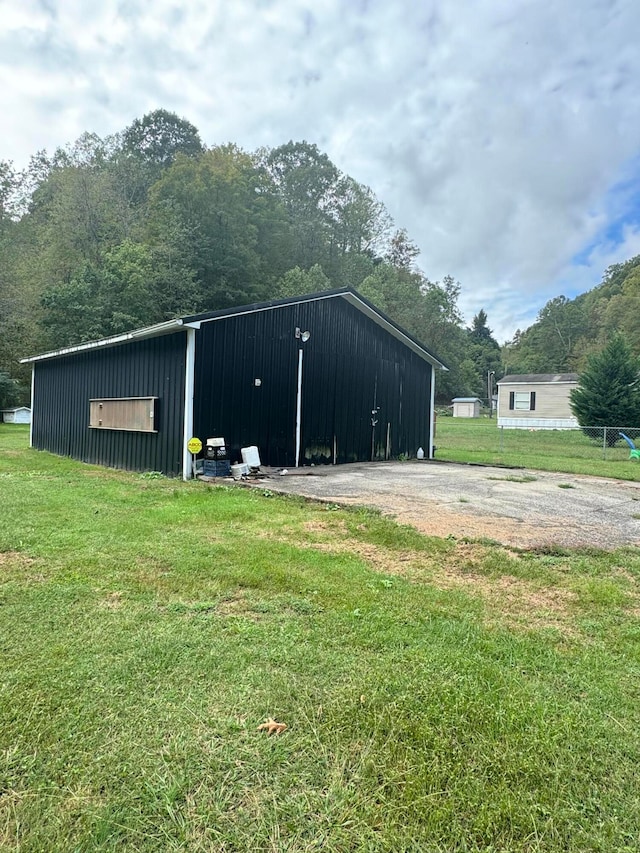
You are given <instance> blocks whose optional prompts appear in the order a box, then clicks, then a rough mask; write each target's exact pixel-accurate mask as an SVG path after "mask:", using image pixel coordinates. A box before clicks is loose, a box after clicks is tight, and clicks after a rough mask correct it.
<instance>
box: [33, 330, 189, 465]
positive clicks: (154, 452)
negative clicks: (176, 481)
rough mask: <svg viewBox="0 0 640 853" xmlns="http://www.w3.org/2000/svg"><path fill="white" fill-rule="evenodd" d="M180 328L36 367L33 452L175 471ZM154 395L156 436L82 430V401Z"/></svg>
mask: <svg viewBox="0 0 640 853" xmlns="http://www.w3.org/2000/svg"><path fill="white" fill-rule="evenodd" d="M185 343H186V335H185V332H184V331H179V332H176V333H174V334H172V335H163V336H160V337H156V338H150V339H147V340H142V341H135V342H131V343H128V344H123V345H120V346H114V347H109V348H103V349H100V350H86V351H83V352H79V353H74V354H73V355H67V356H62V357H60V358H53V359H49V360H44V361H41V362H37V363H36V364H35V365H34V375H33V395H34V405H33V423H32V434H31V435H32V437H31V442H32V445H33V447H36V448H38V449H40V450H49V451H51V452H52V453H58V454H60V455H61V456H71V457H72V458H74V459H79V460H81V461H83V462H91V463H95V464H99V465H106V466H108V467H114V468H124V469H128V470H134V471H163V472H165V473H167V474H178V473H179V472H180V470H181V467H182V444H183V440H182V438H183V437H182V432H183V412H184V380H185ZM147 396H149V397H157V398H158V402H157V421H158V422H157V425H156V429H157V430H158V432H157V433H141V432H127V431H123V430H111V429H90V428H89V400H90V399H92V398H93V399H95V398H109V397H147Z"/></svg>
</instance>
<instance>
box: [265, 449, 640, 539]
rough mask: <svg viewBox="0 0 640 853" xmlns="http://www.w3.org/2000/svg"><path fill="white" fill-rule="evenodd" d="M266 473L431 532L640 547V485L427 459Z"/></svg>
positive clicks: (278, 483)
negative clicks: (284, 472)
mask: <svg viewBox="0 0 640 853" xmlns="http://www.w3.org/2000/svg"><path fill="white" fill-rule="evenodd" d="M265 476H266V480H263V481H262V482H261V483H259V484H257V485H260V487H261V488H265V487H266V488H269V489H271V490H272V491H276V492H283V493H285V494H296V495H301V496H303V497H307V498H314V499H317V500H322V501H328V502H331V503H336V504H362V505H365V506H371V507H375V508H377V509H379V510H381V511H382V512H383V513H385V514H387V515H390V516H393V517H394V518H395V519H396V520H397V521H399V522H400V523H404V524H411V525H413V526H414V527H416V528H417V529H418V530H421V531H422V532H424V533H426V534H429V535H435V536H448V535H452V536H455V537H457V538H470V539H491V540H493V541H496V542H500V543H502V544H504V545H508V546H511V547H517V548H544V547H550V546H554V545H556V546H560V547H569V548H576V547H581V548H601V549H606V550H611V549H614V548H618V547H621V546H636V547H637V546H638V545H640V483H634V482H627V481H622V480H611V479H605V478H600V477H585V476H581V475H575V474H555V473H549V472H545V471H531V470H524V469H508V468H494V467H490V466H480V465H458V464H454V463H447V462H437V461H427V460H425V461H424V462H419V461H417V460H414V461H410V462H372V463H357V464H353V465H338V466H317V467H305V468H299V469H289V470H288V471H287V473H286V474H282V473H281V472H280V471H278V470H267V471H265ZM635 516H637V517H635Z"/></svg>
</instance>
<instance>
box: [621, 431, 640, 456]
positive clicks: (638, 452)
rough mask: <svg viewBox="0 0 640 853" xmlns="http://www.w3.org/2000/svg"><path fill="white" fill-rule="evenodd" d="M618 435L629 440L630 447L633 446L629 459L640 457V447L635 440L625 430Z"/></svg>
mask: <svg viewBox="0 0 640 853" xmlns="http://www.w3.org/2000/svg"><path fill="white" fill-rule="evenodd" d="M618 435H619V436H620V437H621V438H624V440H625V441H626V442H627V444H628V445H629V447H630V448H631V450H630V453H629V459H640V449H638V448H637V447H636V446H635V444H634V442H633V440H632V439H630V438H629V436H628V435H625V434H624V433H623V432H619V433H618Z"/></svg>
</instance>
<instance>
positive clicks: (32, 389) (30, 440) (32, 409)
mask: <svg viewBox="0 0 640 853" xmlns="http://www.w3.org/2000/svg"><path fill="white" fill-rule="evenodd" d="M35 379H36V366H35V364H32V365H31V418H30V419H29V447H33V413H34V412H35V407H34V405H33V402H34V394H35V387H36V386H35Z"/></svg>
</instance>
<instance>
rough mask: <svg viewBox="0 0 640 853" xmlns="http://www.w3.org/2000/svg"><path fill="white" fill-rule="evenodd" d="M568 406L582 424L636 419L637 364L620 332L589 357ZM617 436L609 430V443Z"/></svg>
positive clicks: (639, 402)
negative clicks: (598, 351) (610, 433)
mask: <svg viewBox="0 0 640 853" xmlns="http://www.w3.org/2000/svg"><path fill="white" fill-rule="evenodd" d="M571 410H572V412H573V413H574V415H575V416H576V418H577V419H578V423H579V424H580V426H582V427H586V426H608V427H629V426H635V425H636V424H639V423H640V365H639V363H638V358H637V357H636V356H634V355H633V353H632V351H631V348H630V347H629V345H628V344H627V342H626V341H625V339H624V338H623V337H622V335H620V334H615V335H614V336H613V337H612V338H611V340H610V341H609V343H608V344H607V345H606V347H605V348H604V349H603V350H602V351H601V352H600V353H597V354H595V355H592V356H590V357H589V359H588V361H587V366H586V368H585V370H584V371H583V372H582V374H581V376H580V384H579V386H578V387H577V388H575V389H574V390H573V391H571ZM617 439H618V435H617V432H614V431H613V430H612V435H611V441H610V443H611V444H615V442H616V441H617Z"/></svg>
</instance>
